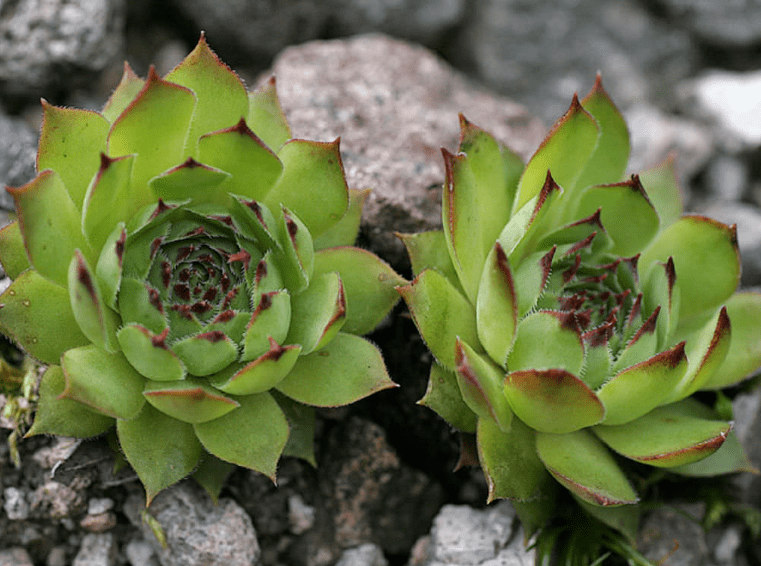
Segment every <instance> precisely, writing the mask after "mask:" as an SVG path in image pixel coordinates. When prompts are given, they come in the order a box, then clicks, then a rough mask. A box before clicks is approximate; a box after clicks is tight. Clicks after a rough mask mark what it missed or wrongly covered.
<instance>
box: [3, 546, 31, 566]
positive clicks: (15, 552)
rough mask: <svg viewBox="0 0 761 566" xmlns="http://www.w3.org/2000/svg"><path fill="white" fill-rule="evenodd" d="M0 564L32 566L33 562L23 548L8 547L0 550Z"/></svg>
mask: <svg viewBox="0 0 761 566" xmlns="http://www.w3.org/2000/svg"><path fill="white" fill-rule="evenodd" d="M0 566H34V563H33V562H32V558H31V557H30V556H29V553H28V552H27V551H26V550H24V549H23V548H8V549H6V550H0Z"/></svg>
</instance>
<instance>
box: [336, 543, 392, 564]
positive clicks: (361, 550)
mask: <svg viewBox="0 0 761 566" xmlns="http://www.w3.org/2000/svg"><path fill="white" fill-rule="evenodd" d="M336 566H388V562H387V561H386V557H385V556H383V551H382V550H381V549H380V548H379V547H378V546H376V545H374V544H363V545H361V546H357V547H355V548H349V549H348V550H345V551H344V552H343V554H341V558H339V559H338V562H336Z"/></svg>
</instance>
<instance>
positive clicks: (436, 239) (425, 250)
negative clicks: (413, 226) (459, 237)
mask: <svg viewBox="0 0 761 566" xmlns="http://www.w3.org/2000/svg"><path fill="white" fill-rule="evenodd" d="M397 236H398V237H399V239H400V240H401V241H402V243H403V244H404V247H406V248H407V254H408V255H409V256H410V261H411V263H412V273H413V274H414V275H415V276H416V277H417V276H418V275H420V274H421V273H422V272H423V271H424V270H426V269H435V270H436V271H438V272H440V273H441V274H442V275H443V276H444V277H446V278H447V279H448V280H449V282H450V283H452V284H453V285H454V286H455V287H456V288H457V290H458V291H460V292H461V293H462V294H463V295H464V294H465V291H463V290H462V286H461V285H460V279H459V278H458V277H457V272H456V271H455V268H454V264H453V263H452V259H451V258H450V257H449V250H448V249H447V242H446V236H444V231H443V230H432V231H430V232H417V233H415V234H397Z"/></svg>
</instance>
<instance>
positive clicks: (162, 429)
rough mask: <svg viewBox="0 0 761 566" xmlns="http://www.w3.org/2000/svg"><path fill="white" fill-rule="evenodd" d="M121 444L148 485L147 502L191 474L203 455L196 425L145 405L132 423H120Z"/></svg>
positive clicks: (130, 421)
mask: <svg viewBox="0 0 761 566" xmlns="http://www.w3.org/2000/svg"><path fill="white" fill-rule="evenodd" d="M116 431H117V434H118V436H119V445H120V446H121V448H122V451H123V452H124V456H125V457H126V458H127V461H128V462H129V463H130V465H131V466H132V467H133V468H134V469H135V472H137V475H138V477H139V478H140V481H141V482H142V484H143V485H144V486H145V491H146V497H147V500H148V501H147V503H148V504H150V502H151V501H152V500H153V498H154V497H155V496H156V494H157V493H158V492H160V491H161V490H163V489H166V488H167V487H169V486H170V485H172V484H174V483H177V482H178V481H180V480H181V479H183V478H185V477H187V476H188V475H190V473H191V472H192V471H193V469H195V467H196V466H197V465H198V462H199V460H200V459H201V456H202V454H203V448H202V446H201V443H200V442H199V441H198V438H196V435H195V432H194V430H193V425H190V424H188V423H185V422H182V421H179V420H177V419H174V418H172V417H170V416H168V415H166V414H164V413H162V412H161V411H158V410H156V409H154V408H153V407H152V406H151V405H150V404H148V403H146V404H145V406H144V407H143V410H142V411H140V414H139V415H137V417H135V418H134V419H131V420H118V421H117V422H116Z"/></svg>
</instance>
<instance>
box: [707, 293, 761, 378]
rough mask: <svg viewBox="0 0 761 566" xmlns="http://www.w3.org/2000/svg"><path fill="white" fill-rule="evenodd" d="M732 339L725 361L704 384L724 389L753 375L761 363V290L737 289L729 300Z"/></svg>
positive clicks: (728, 309)
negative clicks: (760, 329) (737, 291)
mask: <svg viewBox="0 0 761 566" xmlns="http://www.w3.org/2000/svg"><path fill="white" fill-rule="evenodd" d="M727 314H728V315H729V321H730V324H731V325H732V340H731V341H730V343H729V352H727V356H726V358H724V362H723V363H722V364H721V366H719V368H718V369H717V370H716V371H715V372H714V373H713V375H712V376H711V377H710V378H709V379H708V381H707V382H706V383H704V384H703V385H702V386H701V387H702V388H703V389H720V388H722V387H726V386H727V385H732V384H734V383H737V382H738V381H741V380H743V379H745V378H746V377H748V376H750V375H752V374H753V373H754V372H756V371H758V369H759V367H761V338H760V337H759V329H758V323H759V321H760V320H761V294H759V293H749V292H745V293H736V294H734V295H732V296H731V297H730V298H729V300H727Z"/></svg>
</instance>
